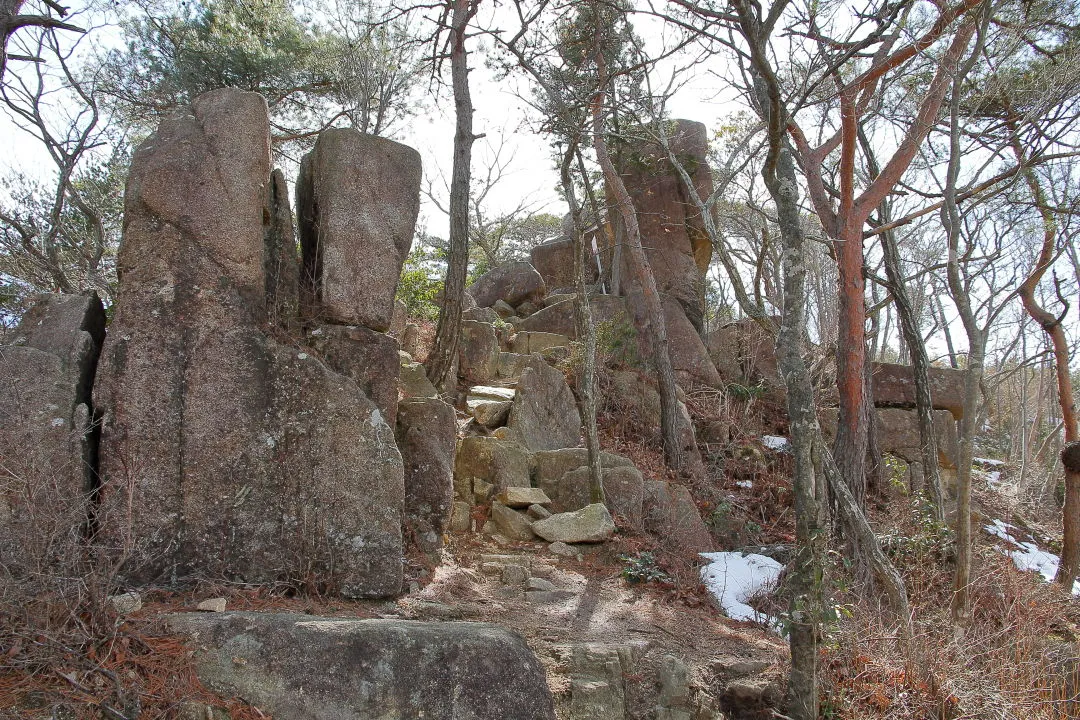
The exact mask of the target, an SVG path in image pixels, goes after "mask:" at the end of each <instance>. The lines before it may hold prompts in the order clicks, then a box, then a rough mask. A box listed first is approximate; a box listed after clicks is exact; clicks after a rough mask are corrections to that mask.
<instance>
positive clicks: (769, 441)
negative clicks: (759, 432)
mask: <svg viewBox="0 0 1080 720" xmlns="http://www.w3.org/2000/svg"><path fill="white" fill-rule="evenodd" d="M761 444H762V445H764V446H765V447H767V448H769V449H770V450H776V451H778V452H786V451H787V450H790V449H791V443H790V442H788V439H787V438H786V437H781V436H779V435H764V436H762V438H761Z"/></svg>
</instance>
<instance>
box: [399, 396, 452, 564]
mask: <svg viewBox="0 0 1080 720" xmlns="http://www.w3.org/2000/svg"><path fill="white" fill-rule="evenodd" d="M395 434H396V436H397V444H398V449H399V450H400V451H401V460H402V462H403V463H404V466H405V524H406V527H407V528H409V529H410V530H411V536H412V537H415V538H416V541H417V543H418V544H419V545H420V547H421V548H422V549H423V550H425V551H429V552H430V551H432V550H437V549H438V548H440V547H442V536H443V533H444V532H446V529H447V527H448V525H449V522H450V512H451V503H452V502H453V500H454V448H455V446H456V445H457V416H456V415H455V413H454V408H452V407H450V406H449V405H447V404H446V403H444V402H443V401H442V400H439V399H437V398H412V399H407V400H402V401H401V403H400V404H399V405H398V412H397V429H396V431H395Z"/></svg>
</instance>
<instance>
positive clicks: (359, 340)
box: [308, 325, 401, 427]
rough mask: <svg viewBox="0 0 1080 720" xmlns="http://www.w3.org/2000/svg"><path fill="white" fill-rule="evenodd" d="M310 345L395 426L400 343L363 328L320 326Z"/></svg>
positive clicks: (310, 338) (311, 337) (312, 333)
mask: <svg viewBox="0 0 1080 720" xmlns="http://www.w3.org/2000/svg"><path fill="white" fill-rule="evenodd" d="M308 342H309V343H310V344H311V347H312V348H314V349H315V350H316V351H317V352H318V353H319V354H321V355H322V358H323V362H325V363H326V366H327V367H329V368H330V369H331V370H333V371H334V372H336V373H340V374H342V375H344V376H345V377H348V378H351V379H352V381H353V382H355V383H356V384H357V385H358V386H359V387H360V389H361V390H363V391H364V392H365V393H366V394H367V396H368V397H369V398H371V400H372V402H374V403H375V407H377V408H379V412H380V413H382V416H383V419H385V420H386V424H387V425H389V426H390V427H393V426H394V417H395V416H396V415H397V402H398V373H399V372H400V368H401V357H400V355H399V352H400V351H399V349H398V343H397V340H395V339H394V338H392V337H390V336H389V335H387V334H386V333H381V332H376V331H374V330H369V329H368V328H366V327H364V326H363V325H320V326H319V327H318V328H316V329H315V330H314V331H313V332H311V333H309V334H308Z"/></svg>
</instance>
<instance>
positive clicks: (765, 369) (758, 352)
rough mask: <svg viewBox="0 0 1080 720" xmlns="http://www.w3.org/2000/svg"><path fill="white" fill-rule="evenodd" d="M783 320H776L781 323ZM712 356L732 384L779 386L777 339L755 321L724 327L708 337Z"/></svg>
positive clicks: (707, 340)
mask: <svg viewBox="0 0 1080 720" xmlns="http://www.w3.org/2000/svg"><path fill="white" fill-rule="evenodd" d="M779 320H780V318H776V321H777V323H779ZM705 345H706V347H707V348H708V352H709V356H710V357H711V358H712V361H713V364H714V365H715V366H716V369H717V370H718V371H719V373H720V375H721V376H722V377H723V378H724V379H725V380H727V381H728V382H738V383H742V384H745V385H751V384H754V383H757V382H760V381H762V380H764V381H766V382H770V383H774V384H779V383H780V382H781V381H780V371H779V369H778V367H777V364H776V339H775V338H774V337H773V336H772V335H770V334H769V333H768V332H766V331H765V329H764V328H762V327H761V325H759V324H758V323H757V322H756V321H755V320H753V319H752V318H743V319H742V320H736V321H735V322H731V323H728V324H726V325H723V326H721V327H719V328H717V329H716V330H713V331H712V332H710V333H709V334H708V335H707V336H706V338H705Z"/></svg>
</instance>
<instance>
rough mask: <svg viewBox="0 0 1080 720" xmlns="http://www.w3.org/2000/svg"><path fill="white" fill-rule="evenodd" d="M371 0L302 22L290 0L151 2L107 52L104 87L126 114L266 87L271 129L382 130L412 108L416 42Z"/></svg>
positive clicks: (150, 114)
mask: <svg viewBox="0 0 1080 720" xmlns="http://www.w3.org/2000/svg"><path fill="white" fill-rule="evenodd" d="M373 7H374V6H373V4H372V3H371V2H367V1H365V0H353V1H352V2H343V3H341V4H339V10H338V11H339V13H340V14H341V15H342V17H341V18H338V20H337V22H336V23H334V27H333V28H329V29H327V28H319V27H315V26H313V25H311V24H309V23H305V22H302V21H301V20H300V19H299V18H297V16H296V15H295V14H294V12H293V8H292V6H291V4H290V2H289V0H196V1H195V2H191V3H189V2H181V3H180V4H179V5H165V6H151V7H150V9H149V10H148V11H147V13H148V14H147V15H146V16H142V17H135V18H133V19H131V20H129V21H128V22H127V23H126V24H125V26H124V29H125V32H126V34H127V47H126V48H125V49H124V50H121V51H114V52H112V53H110V54H109V55H108V56H107V60H106V63H107V66H108V68H109V75H110V76H111V78H112V79H111V81H109V82H108V83H107V84H106V86H105V88H104V91H105V93H106V95H108V96H109V97H110V98H111V101H112V104H113V105H114V108H115V109H116V110H118V111H119V112H120V114H121V115H123V116H124V117H126V118H127V119H128V120H129V121H130V122H132V123H135V124H137V125H140V126H143V127H150V126H152V124H153V123H154V121H155V120H156V118H157V117H159V116H161V115H163V114H165V113H167V112H169V111H171V110H172V109H173V108H176V107H182V106H184V105H188V104H190V102H191V100H192V99H193V98H194V97H195V96H197V95H199V94H200V93H203V92H206V91H208V90H213V89H216V88H220V87H236V88H240V89H242V90H250V91H253V92H258V93H261V94H262V95H263V96H264V97H265V98H266V100H267V103H268V104H269V107H270V113H271V120H272V124H273V130H274V134H275V136H276V137H278V138H282V139H293V138H295V136H298V135H304V134H306V133H310V132H312V131H314V130H317V129H319V128H320V127H322V126H323V125H325V124H326V123H327V122H329V121H330V120H332V119H333V118H335V117H345V118H346V119H348V120H349V121H350V122H351V124H352V125H353V126H354V127H356V128H358V129H359V130H361V131H363V132H368V133H373V134H379V133H382V132H385V131H386V129H387V128H388V127H389V126H390V125H391V124H392V123H393V121H394V120H396V119H400V118H402V117H406V116H408V115H411V114H412V113H413V112H414V110H415V107H416V103H414V102H413V100H412V98H411V93H412V89H413V88H414V87H415V86H416V83H417V80H418V78H419V74H418V73H417V72H416V69H417V59H416V50H415V44H413V43H408V42H406V40H407V39H406V38H405V37H404V32H405V29H404V28H403V27H402V26H400V25H398V24H395V23H385V24H381V25H380V24H377V23H376V22H375V20H376V18H375V17H374V14H373V13H374V10H373Z"/></svg>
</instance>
